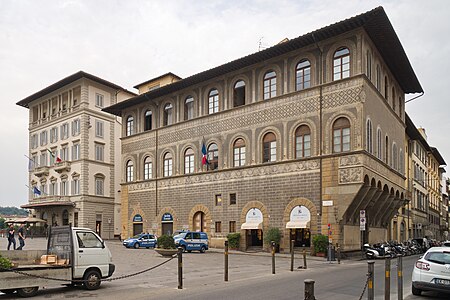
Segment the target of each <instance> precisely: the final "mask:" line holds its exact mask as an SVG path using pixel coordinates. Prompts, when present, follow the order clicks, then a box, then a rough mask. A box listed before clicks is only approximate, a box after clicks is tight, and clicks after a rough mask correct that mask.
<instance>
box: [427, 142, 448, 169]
mask: <svg viewBox="0 0 450 300" xmlns="http://www.w3.org/2000/svg"><path fill="white" fill-rule="evenodd" d="M430 148H431V153H432V154H433V156H434V157H435V158H436V159H437V161H438V163H439V165H440V166H446V165H447V163H446V162H445V160H444V158H443V157H442V155H441V153H439V150H438V149H437V148H435V147H430Z"/></svg>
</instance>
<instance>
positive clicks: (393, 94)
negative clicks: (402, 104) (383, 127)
mask: <svg viewBox="0 0 450 300" xmlns="http://www.w3.org/2000/svg"><path fill="white" fill-rule="evenodd" d="M396 105H397V103H396V101H395V88H394V87H392V109H393V110H394V112H395V106H396Z"/></svg>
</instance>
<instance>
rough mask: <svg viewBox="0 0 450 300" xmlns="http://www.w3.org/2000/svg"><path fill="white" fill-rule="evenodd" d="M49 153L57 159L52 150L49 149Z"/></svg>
mask: <svg viewBox="0 0 450 300" xmlns="http://www.w3.org/2000/svg"><path fill="white" fill-rule="evenodd" d="M47 151H48V152H49V153H50V155H51V156H52V157H53V158H55V153H53V151H52V150H50V149H48V148H47Z"/></svg>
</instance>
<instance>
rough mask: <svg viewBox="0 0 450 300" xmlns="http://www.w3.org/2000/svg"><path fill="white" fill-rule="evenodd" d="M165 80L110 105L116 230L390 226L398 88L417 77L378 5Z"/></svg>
mask: <svg viewBox="0 0 450 300" xmlns="http://www.w3.org/2000/svg"><path fill="white" fill-rule="evenodd" d="M170 74H171V73H169V75H170ZM166 75H167V74H166ZM170 76H171V75H170ZM164 77H167V76H163V78H164ZM161 81H162V79H161V78H157V79H155V80H150V81H148V82H145V83H144V84H143V85H146V88H145V87H144V88H142V91H141V88H140V87H139V91H140V95H138V96H135V97H133V98H131V99H129V100H127V101H123V102H120V103H117V104H114V105H112V106H110V107H108V108H105V109H104V111H106V112H109V113H111V114H113V115H115V116H118V117H122V118H123V120H124V122H123V128H122V158H121V161H120V164H122V168H123V172H122V174H121V183H122V186H121V191H122V193H121V197H122V208H123V209H122V229H123V230H122V237H126V236H129V235H132V234H135V233H139V232H142V231H151V232H154V233H157V234H162V233H173V232H174V231H175V230H182V229H190V230H196V231H205V232H207V233H208V234H210V236H211V243H212V246H219V247H220V246H222V245H223V240H224V238H225V237H226V235H227V234H228V233H234V232H240V233H241V245H240V248H241V249H249V248H261V247H263V240H264V235H265V234H267V232H268V230H269V229H270V228H273V227H275V228H278V229H280V230H281V232H282V241H281V248H282V249H289V241H290V240H291V239H294V240H295V247H307V248H308V247H310V246H311V245H312V236H314V235H317V234H320V233H322V234H326V235H328V236H329V240H330V242H333V243H336V242H339V244H340V245H343V248H344V250H355V249H360V247H361V244H362V243H363V242H378V241H380V240H386V239H387V237H388V230H387V228H388V227H389V224H391V221H392V218H393V217H394V216H395V215H396V214H397V212H398V209H399V208H401V207H402V206H404V204H405V203H406V201H407V199H406V189H405V182H406V181H407V180H406V178H407V177H406V172H405V162H406V161H407V160H406V159H405V155H406V151H405V128H406V127H407V125H406V123H405V110H404V103H405V102H404V101H405V93H419V92H422V91H423V90H422V87H421V85H420V83H419V81H418V80H417V77H416V75H415V73H414V71H413V69H412V67H411V65H410V63H409V60H408V58H407V56H406V54H405V52H404V50H403V47H402V45H401V43H400V41H399V39H398V37H397V35H396V33H395V31H394V30H393V28H392V25H391V23H390V21H389V19H388V18H387V16H386V14H385V12H384V10H383V9H382V8H376V9H374V10H372V11H369V12H367V13H364V14H361V15H358V16H356V17H353V18H350V19H347V20H345V21H342V22H338V23H335V24H332V25H330V26H328V27H325V28H322V29H319V30H316V31H314V32H312V33H308V34H306V35H304V36H301V37H298V38H296V39H293V40H286V41H284V42H282V43H280V44H278V45H276V46H273V47H271V48H268V49H265V50H263V51H260V52H257V53H254V54H251V55H248V56H246V57H243V58H240V59H237V60H235V61H232V62H229V63H226V64H224V65H221V66H218V67H215V68H212V69H210V70H207V71H204V72H201V73H198V74H195V75H193V76H190V77H188V78H185V79H179V78H177V81H175V82H173V83H171V84H168V85H166V86H160V87H159V88H157V89H152V87H153V86H158V85H160V83H161ZM424 155H425V157H426V155H427V154H426V152H425V153H424ZM424 159H425V158H424ZM423 169H424V170H426V165H425V164H424V165H423ZM423 181H424V178H417V182H419V183H420V184H421V185H424V184H425V183H424V182H423ZM424 192H425V193H426V192H427V190H426V188H425V187H424ZM423 201H425V199H423ZM421 205H422V204H421ZM423 205H425V203H423ZM421 208H422V207H421ZM426 216H427V215H426V212H425V219H426Z"/></svg>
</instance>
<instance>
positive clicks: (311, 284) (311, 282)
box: [304, 279, 316, 300]
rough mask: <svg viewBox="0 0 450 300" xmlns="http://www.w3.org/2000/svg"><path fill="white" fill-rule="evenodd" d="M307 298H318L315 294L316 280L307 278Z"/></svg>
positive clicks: (307, 299)
mask: <svg viewBox="0 0 450 300" xmlns="http://www.w3.org/2000/svg"><path fill="white" fill-rule="evenodd" d="M304 282H305V300H316V297H315V296H314V282H315V281H314V280H312V279H305V281H304Z"/></svg>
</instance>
